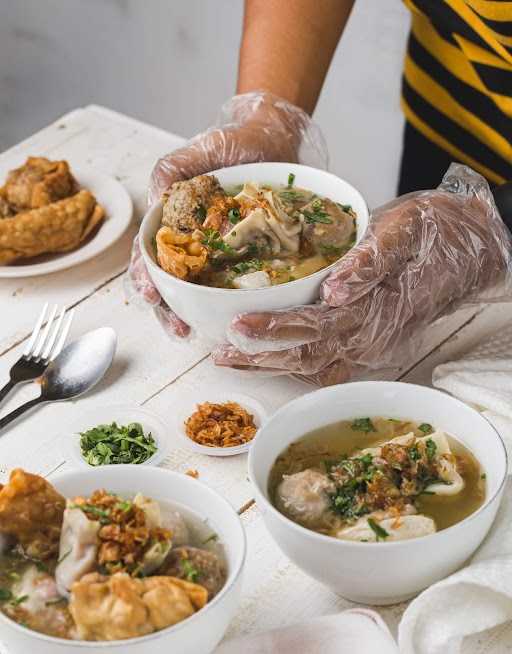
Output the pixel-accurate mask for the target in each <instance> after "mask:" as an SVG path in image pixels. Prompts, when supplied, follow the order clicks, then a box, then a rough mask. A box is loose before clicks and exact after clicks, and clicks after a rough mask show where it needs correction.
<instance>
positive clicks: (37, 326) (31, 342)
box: [23, 302, 48, 357]
mask: <svg viewBox="0 0 512 654" xmlns="http://www.w3.org/2000/svg"><path fill="white" fill-rule="evenodd" d="M47 310H48V302H46V304H45V305H44V307H43V310H42V311H41V313H40V315H39V318H38V319H37V322H36V324H35V326H34V329H33V331H32V335H31V337H30V340H29V342H28V343H27V345H26V346H25V349H24V350H23V356H26V357H28V355H29V354H30V353H31V351H32V348H33V347H34V343H35V342H36V339H37V337H38V336H39V332H40V331H41V325H42V324H43V322H44V317H45V316H46V311H47Z"/></svg>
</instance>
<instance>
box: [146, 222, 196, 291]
mask: <svg viewBox="0 0 512 654" xmlns="http://www.w3.org/2000/svg"><path fill="white" fill-rule="evenodd" d="M203 236H204V235H203V234H202V232H199V231H195V232H193V233H192V234H186V233H182V234H180V233H178V232H176V231H174V230H173V229H171V228H170V227H160V229H159V230H158V232H157V233H156V250H157V259H158V263H159V264H160V266H161V268H163V269H164V270H165V271H166V272H168V273H171V275H174V277H177V278H178V279H189V278H192V277H195V276H196V275H198V274H199V273H200V272H201V271H202V270H203V268H204V267H205V266H206V262H207V259H208V250H207V249H206V248H205V246H204V245H202V243H201V238H202V237H203Z"/></svg>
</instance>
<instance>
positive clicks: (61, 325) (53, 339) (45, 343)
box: [0, 302, 74, 402]
mask: <svg viewBox="0 0 512 654" xmlns="http://www.w3.org/2000/svg"><path fill="white" fill-rule="evenodd" d="M47 311H48V302H47V303H46V304H45V305H44V307H43V310H42V311H41V315H40V316H39V318H38V319H37V322H36V324H35V327H34V330H33V331H32V335H31V337H30V339H29V341H28V343H27V345H26V346H25V349H24V350H23V354H22V355H21V357H20V358H19V359H18V360H17V361H16V363H15V364H14V365H13V366H12V368H11V370H10V372H9V377H10V379H9V381H8V382H7V384H6V385H5V386H4V387H3V388H2V389H0V402H1V401H2V400H3V399H4V398H5V397H6V396H7V395H8V394H9V393H10V392H11V391H12V389H13V388H14V387H15V386H17V385H18V384H25V383H26V382H29V381H32V380H34V379H37V378H38V377H40V376H41V375H42V374H43V372H44V371H45V370H46V368H47V367H48V364H49V363H50V362H51V361H53V359H55V357H56V356H57V355H58V354H59V352H60V351H61V350H62V348H63V346H64V343H65V342H66V338H67V335H68V332H69V328H70V327H71V321H72V320H73V313H74V311H73V310H71V311H70V312H69V313H68V315H67V317H66V320H64V314H65V313H66V309H65V307H62V309H61V310H60V313H59V317H58V318H57V320H55V318H56V316H57V313H58V307H57V305H54V307H53V308H52V309H51V310H50V313H49V315H48V317H47V315H46V314H47ZM45 320H46V326H45V327H44V330H43V331H42V333H41V329H42V327H43V324H44V322H45ZM52 327H53V328H52Z"/></svg>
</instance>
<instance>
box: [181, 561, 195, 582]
mask: <svg viewBox="0 0 512 654" xmlns="http://www.w3.org/2000/svg"><path fill="white" fill-rule="evenodd" d="M181 567H182V568H183V572H184V573H185V577H186V578H187V581H192V582H196V581H197V578H198V577H199V570H198V569H197V568H195V567H194V566H193V565H192V563H190V561H189V560H188V559H181Z"/></svg>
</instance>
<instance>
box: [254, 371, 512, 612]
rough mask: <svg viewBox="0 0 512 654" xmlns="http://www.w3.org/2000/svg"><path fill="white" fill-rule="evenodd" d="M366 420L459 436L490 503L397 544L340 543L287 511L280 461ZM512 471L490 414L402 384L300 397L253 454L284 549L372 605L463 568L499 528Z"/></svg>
mask: <svg viewBox="0 0 512 654" xmlns="http://www.w3.org/2000/svg"><path fill="white" fill-rule="evenodd" d="M361 416H365V417H366V416H369V417H377V416H389V417H392V418H395V417H396V418H403V419H412V420H417V421H420V422H428V423H430V424H432V425H434V426H435V427H438V428H440V429H443V430H445V431H446V432H448V433H450V434H453V436H455V437H456V438H457V439H458V440H460V441H461V442H462V443H463V444H464V445H466V446H467V447H468V448H469V449H470V450H471V451H472V452H473V453H474V455H475V456H476V457H477V459H478V460H479V461H480V464H481V465H482V467H483V469H484V471H485V473H486V475H487V479H486V484H487V498H486V501H485V503H484V504H483V506H482V507H481V508H480V509H478V510H477V511H476V512H475V513H473V514H471V515H470V516H468V517H467V518H466V519H465V520H463V521H461V522H459V523H457V524H455V525H453V526H452V527H449V528H448V529H444V530H442V531H439V532H437V533H435V534H432V535H430V536H425V537H422V538H416V539H411V540H407V541H401V542H400V541H396V542H390V543H385V542H380V543H354V542H348V541H341V540H336V539H335V538H332V537H330V536H326V535H322V534H317V533H316V532H314V531H310V530H308V529H305V528H304V527H301V526H300V525H298V524H295V523H294V522H292V521H291V520H289V519H288V518H286V517H285V516H284V515H282V514H281V513H279V511H277V509H275V508H274V506H273V505H272V504H271V503H270V501H269V495H268V478H269V472H270V469H271V468H272V465H273V463H274V461H275V460H276V457H277V456H278V455H279V454H280V453H281V452H282V451H283V450H284V449H285V448H286V447H287V446H288V445H289V444H290V443H292V442H293V441H295V440H297V439H298V438H300V437H301V436H303V435H305V434H307V433H308V432H310V431H312V430H314V429H318V428H319V427H322V426H324V425H330V424H332V423H334V422H337V421H339V420H348V419H352V418H356V417H361ZM506 471H507V455H506V451H505V446H504V444H503V441H502V440H501V437H500V436H499V434H498V433H497V432H496V430H495V429H494V427H493V426H492V425H491V424H490V423H489V422H488V421H487V420H486V419H485V418H484V417H483V416H482V415H480V414H479V413H477V412H476V411H475V410H474V409H471V408H470V407H468V406H467V405H465V404H463V403H462V402H460V401H459V400H456V399H454V398H453V397H451V396H449V395H446V394H444V393H441V392H440V391H436V390H433V389H430V388H426V387H423V386H415V385H412V384H404V383H399V382H358V383H353V384H344V385H341V386H331V387H330V388H324V389H322V390H319V391H316V392H314V393H311V394H309V395H305V396H303V397H300V398H298V399H297V400H294V401H292V402H290V403H288V404H286V405H285V406H284V407H283V408H281V409H280V410H279V411H277V413H275V414H274V415H273V416H272V417H271V418H269V420H268V421H267V422H266V423H265V425H264V426H263V428H262V429H261V430H260V432H259V434H258V436H257V438H256V440H255V441H254V443H253V446H252V448H251V450H250V452H249V476H250V479H251V481H252V483H253V486H254V490H255V497H256V502H257V504H258V506H259V508H260V510H261V512H262V514H263V519H264V522H265V524H266V526H267V528H268V530H269V532H270V534H271V535H272V537H273V538H274V540H275V541H276V542H277V544H278V545H279V547H280V548H281V549H282V550H283V552H284V553H285V554H286V555H287V556H288V557H289V558H290V559H291V560H292V561H293V562H294V563H295V564H296V565H298V566H299V567H300V568H301V569H302V570H304V572H306V573H307V574H309V575H311V576H312V577H314V578H315V579H317V580H318V581H320V582H322V583H323V584H325V585H326V586H329V588H331V589H332V590H334V591H335V592H336V593H338V594H340V595H342V596H343V597H346V598H347V599H350V600H352V601H354V602H361V603H364V604H393V603H395V602H400V601H403V600H405V599H408V598H410V597H412V596H413V595H415V594H416V593H418V592H419V591H421V590H422V589H424V588H426V587H427V586H430V585H431V584H433V583H434V582H436V581H439V580H440V579H442V578H443V577H446V576H447V575H449V574H451V573H452V572H454V571H455V570H457V569H458V568H460V567H461V566H462V565H463V564H464V562H465V561H467V559H468V558H469V557H470V556H471V555H472V554H473V552H474V551H475V550H476V548H477V547H478V546H479V545H480V543H481V542H482V540H483V538H484V537H485V535H486V534H487V532H488V531H489V528H490V527H491V524H492V522H493V520H494V517H495V515H496V511H497V510H498V506H499V503H500V500H501V496H502V493H503V488H504V481H505V477H506Z"/></svg>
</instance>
